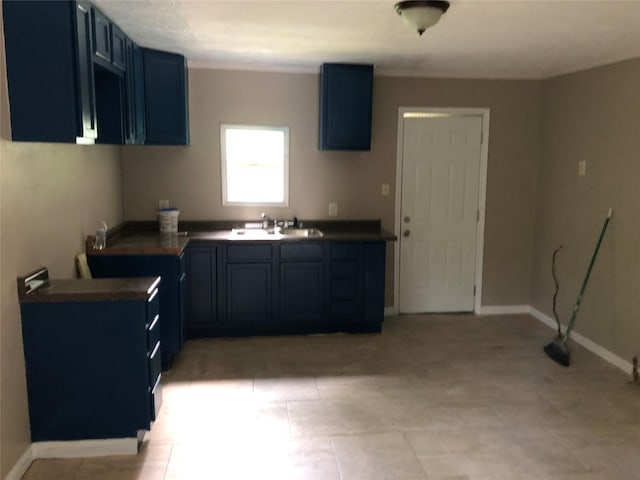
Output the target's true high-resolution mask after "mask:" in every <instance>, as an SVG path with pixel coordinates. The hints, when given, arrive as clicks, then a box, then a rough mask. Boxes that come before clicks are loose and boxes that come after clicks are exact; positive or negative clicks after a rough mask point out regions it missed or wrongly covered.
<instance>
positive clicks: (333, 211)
mask: <svg viewBox="0 0 640 480" xmlns="http://www.w3.org/2000/svg"><path fill="white" fill-rule="evenodd" d="M329 216H330V217H337V216H338V204H337V203H333V202H332V203H330V204H329Z"/></svg>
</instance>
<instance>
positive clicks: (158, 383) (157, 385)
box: [151, 373, 162, 395]
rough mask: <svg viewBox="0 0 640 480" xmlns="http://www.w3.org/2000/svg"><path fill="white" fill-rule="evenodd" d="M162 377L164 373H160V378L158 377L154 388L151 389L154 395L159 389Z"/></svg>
mask: <svg viewBox="0 0 640 480" xmlns="http://www.w3.org/2000/svg"><path fill="white" fill-rule="evenodd" d="M161 378H162V374H161V373H159V374H158V378H156V383H154V384H153V388H152V389H151V394H152V395H154V394H155V393H156V390H157V389H158V387H159V386H160V379H161Z"/></svg>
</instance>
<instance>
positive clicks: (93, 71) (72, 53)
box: [2, 0, 189, 145]
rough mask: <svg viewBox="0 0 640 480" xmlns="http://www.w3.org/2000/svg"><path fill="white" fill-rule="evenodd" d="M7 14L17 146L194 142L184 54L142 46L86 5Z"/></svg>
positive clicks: (29, 4)
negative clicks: (20, 143) (22, 144)
mask: <svg viewBox="0 0 640 480" xmlns="http://www.w3.org/2000/svg"><path fill="white" fill-rule="evenodd" d="M2 9H3V20H4V34H5V50H6V58H7V64H6V65H7V83H8V89H9V106H10V115H11V133H12V139H13V140H14V141H23V142H62V143H109V144H144V143H147V144H150V145H188V144H189V112H188V90H187V67H186V61H185V58H184V57H183V56H181V55H176V54H173V53H168V52H161V51H156V50H148V49H142V48H140V47H138V46H137V45H136V44H135V43H133V41H132V40H131V39H129V38H128V37H127V35H126V33H125V32H123V31H122V30H121V29H120V28H119V27H118V26H117V25H116V24H115V23H113V22H112V21H111V20H110V19H109V18H108V17H107V16H106V15H104V14H103V13H102V12H101V11H100V10H98V9H96V8H95V7H94V6H93V5H92V4H91V3H90V2H88V1H86V0H57V1H52V0H43V1H31V0H30V1H23V0H3V1H2ZM147 130H148V134H147Z"/></svg>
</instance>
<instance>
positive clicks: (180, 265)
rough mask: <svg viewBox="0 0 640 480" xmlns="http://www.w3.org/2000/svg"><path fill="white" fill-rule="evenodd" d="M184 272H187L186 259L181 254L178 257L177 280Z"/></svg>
mask: <svg viewBox="0 0 640 480" xmlns="http://www.w3.org/2000/svg"><path fill="white" fill-rule="evenodd" d="M186 271H187V259H186V257H185V255H184V252H183V253H182V255H180V256H179V257H178V278H180V277H181V276H182V274H183V273H185V272H186Z"/></svg>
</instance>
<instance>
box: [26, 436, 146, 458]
mask: <svg viewBox="0 0 640 480" xmlns="http://www.w3.org/2000/svg"><path fill="white" fill-rule="evenodd" d="M31 447H32V449H33V458H34V459H35V458H74V457H104V456H107V455H135V454H137V453H138V439H137V438H136V437H133V438H108V439H103V440H73V441H68V442H34V443H32V444H31Z"/></svg>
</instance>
